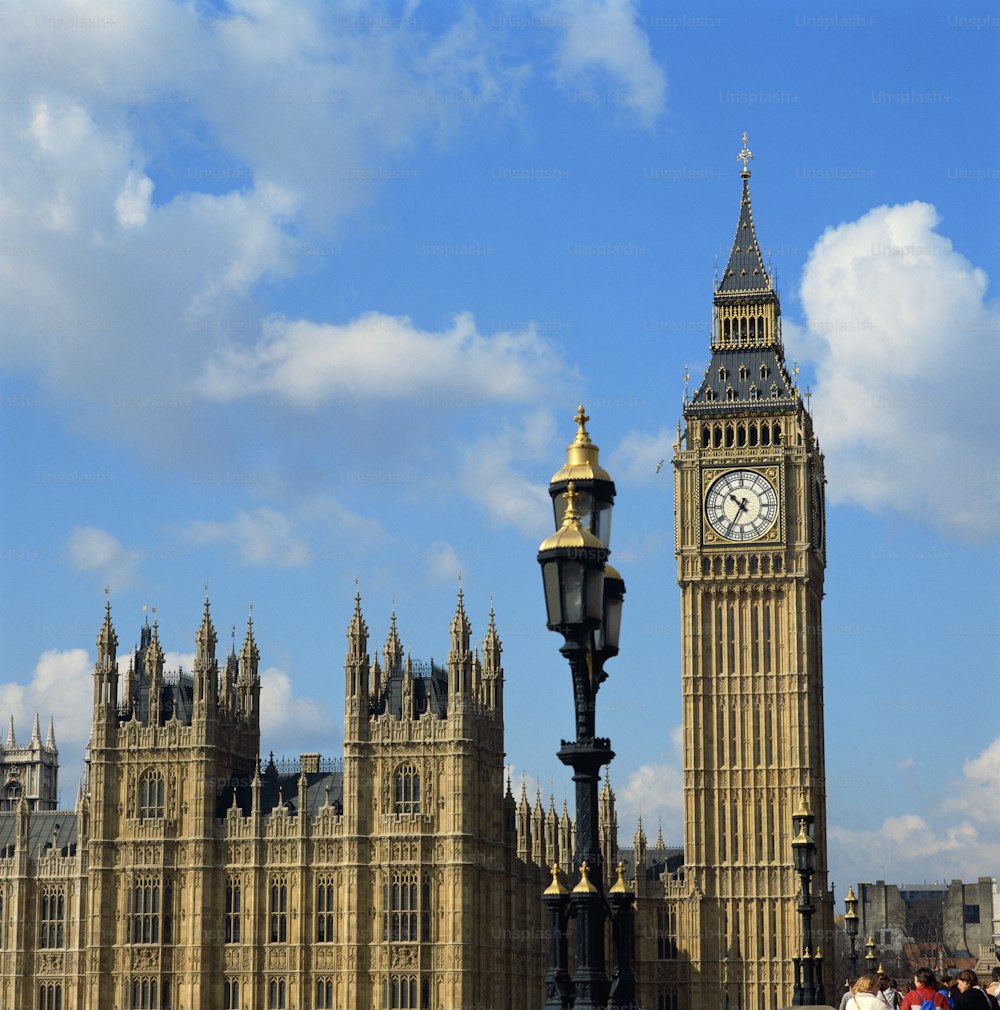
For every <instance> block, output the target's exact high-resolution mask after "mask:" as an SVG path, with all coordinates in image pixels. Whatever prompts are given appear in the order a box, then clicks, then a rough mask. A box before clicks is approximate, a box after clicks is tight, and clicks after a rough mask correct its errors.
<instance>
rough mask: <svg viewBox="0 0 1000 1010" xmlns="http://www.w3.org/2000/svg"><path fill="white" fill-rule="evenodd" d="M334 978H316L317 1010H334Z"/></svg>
mask: <svg viewBox="0 0 1000 1010" xmlns="http://www.w3.org/2000/svg"><path fill="white" fill-rule="evenodd" d="M333 1008H334V997H333V979H332V978H320V979H317V980H316V1010H333Z"/></svg>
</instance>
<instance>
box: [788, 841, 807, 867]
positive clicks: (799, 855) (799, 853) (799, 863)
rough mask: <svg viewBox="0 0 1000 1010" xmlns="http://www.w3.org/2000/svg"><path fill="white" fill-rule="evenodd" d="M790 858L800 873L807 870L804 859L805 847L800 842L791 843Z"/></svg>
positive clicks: (805, 859)
mask: <svg viewBox="0 0 1000 1010" xmlns="http://www.w3.org/2000/svg"><path fill="white" fill-rule="evenodd" d="M792 856H793V858H794V860H795V869H796V870H798V871H799V872H800V873H801V872H802V871H803V870H807V869H808V868H809V863H808V860H807V858H806V846H805V845H803V844H802V843H801V842H792Z"/></svg>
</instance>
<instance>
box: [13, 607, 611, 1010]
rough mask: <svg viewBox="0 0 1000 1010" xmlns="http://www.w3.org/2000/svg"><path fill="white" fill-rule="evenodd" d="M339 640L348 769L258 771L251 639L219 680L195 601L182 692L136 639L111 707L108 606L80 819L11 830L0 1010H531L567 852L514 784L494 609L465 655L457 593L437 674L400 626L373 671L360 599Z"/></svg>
mask: <svg viewBox="0 0 1000 1010" xmlns="http://www.w3.org/2000/svg"><path fill="white" fill-rule="evenodd" d="M347 638H348V648H347V659H346V664H345V670H346V676H345V691H346V703H345V721H344V753H343V758H342V759H339V758H338V759H330V758H326V759H324V758H322V757H321V756H320V755H318V754H303V755H302V756H301V758H300V759H299V760H298V761H297V762H288V761H284V762H276V761H274V759H273V758H272V759H270V760H268V761H266V762H264V764H263V767H262V766H261V764H260V762H259V758H258V753H259V748H260V732H259V725H260V723H259V719H260V680H259V676H258V664H259V653H258V650H257V645H256V643H255V640H254V634H253V626H252V623H250V624H248V628H247V634H246V639H245V641H244V643H243V647H242V650H241V652H240V654H239V655H236V654H235V650H234V651H233V652H232V653H231V654H230V655H229V656H228V657H227V658H226V659H225V660H224V661H223V662H222V663H221V664H220V663H219V662H218V661H217V659H216V655H215V649H216V635H215V631H214V628H213V625H212V620H211V616H210V613H209V607H208V602H207V601H206V604H205V614H204V619H203V621H202V624H201V627H200V628H199V630H198V633H197V637H196V642H197V659H196V662H195V667H194V670H193V672H192V673H191V674H184V673H180V672H168V671H165V670H164V668H163V650H162V648H161V647H160V643H159V631H158V628H157V626H156V624H155V623H154V625H153V626H152V627H151V628H150V627H149V626H148V624H147V625H146V626H145V627H144V628H143V629H142V633H141V639H140V646H139V648H138V649H137V650H136V651H135V653H134V655H133V656H132V657H131V660H130V662H129V665H128V670H127V672H126V673H125V674H124V676H123V677H122V678H121V689H119V663H118V657H117V652H116V650H117V636H116V633H115V630H114V627H113V626H112V622H111V611H110V605H109V606H108V608H107V610H106V613H105V619H104V624H103V625H102V627H101V631H100V634H99V636H98V643H97V646H98V656H97V663H96V666H95V670H94V709H93V719H92V733H91V741H90V745H89V748H88V754H87V763H86V773H85V785H84V788H83V789H82V791H81V793H80V795H79V797H78V800H77V803H76V808H75V810H72V811H44V810H34V811H33V810H31V809H30V808H29V804H28V802H27V799H26V798H25V797H23V796H22V797H21V799H19V801H18V803H17V805H16V809H15V810H14V811H13V812H10V813H6V814H0V1006H4V1007H16V1008H18V1010H27V1008H38V1010H56V1008H58V1010H62V1008H67V1010H69V1008H76V1010H108V1008H112V1007H114V1008H117V1010H131V1008H137V1007H143V1008H144V1007H157V1008H159V1007H170V1008H182V1010H183V1008H197V1010H203V1008H213V1010H214V1008H219V1010H223V1008H229V1007H241V1008H248V1010H264V1008H268V1010H269V1008H279V1007H287V1008H293V1007H299V1008H314V1007H315V1008H320V1007H337V1008H344V1007H359V1008H361V1007H364V1008H369V1007H387V1008H390V1007H437V1008H453V1007H505V1008H515V1010H533V1008H537V1007H539V1006H540V1005H541V1003H542V1000H543V985H542V979H543V975H544V971H545V967H546V964H545V949H546V948H545V939H544V919H543V906H542V903H541V900H540V898H541V892H542V890H543V888H544V886H545V883H546V882H547V881H548V880H549V879H550V874H549V873H548V872H546V871H545V870H544V869H543V868H544V867H546V866H549V865H550V864H551V863H553V862H557V863H559V864H560V865H561V866H562V868H563V870H564V871H566V872H568V871H569V870H570V867H571V862H572V842H573V833H572V827H571V824H570V822H569V817H568V814H567V812H566V811H565V810H564V811H563V813H562V815H561V816H557V815H556V813H555V808H554V805H552V804H551V803H550V804H549V810H548V811H547V812H546V811H545V810H544V809H543V806H542V803H541V798H540V797H539V798H536V800H535V803H534V805H533V806H532V805H531V804H529V803H528V800H527V797H526V796H525V795H524V794H523V793H522V796H521V799H520V803H518V802H517V801H515V798H514V797H513V795H512V794H511V792H510V788H509V785H508V784H506V783H505V782H504V765H503V758H504V750H503V670H502V667H501V662H500V656H501V643H500V639H499V636H498V633H497V629H496V626H495V624H494V620H493V615H492V612H491V614H490V619H489V626H488V630H487V634H486V637H485V640H484V641H483V643H482V647H481V650H476V649H474V648H473V647H472V645H471V644H470V628H469V622H468V620H467V618H466V615H465V610H464V605H463V602H462V598H461V594H459V602H458V607H457V610H456V614H455V617H454V620H453V621H452V624H451V632H450V645H451V648H450V653H449V658H448V664H447V667H439V666H436V665H432V666H430V667H427V668H420V667H418V665H417V664H415V663H414V662H413V661H412V660H411V659H410V658H409V657H405V656H404V654H403V650H402V647H401V646H400V641H399V637H398V635H397V633H396V624H395V615H393V618H392V622H391V627H390V631H389V636H388V639H387V641H386V643H385V647H384V649H383V654H382V661H381V662H380V661H379V658H378V657H377V656H376V657H375V659H374V661H372V660H370V658H369V650H368V629H367V626H366V624H365V620H364V617H363V616H362V612H361V603H360V599H358V600H357V601H356V604H355V610H354V614H353V617H352V619H351V622H350V627H349V629H348V633H347ZM608 804H610V805H608ZM605 809H606V810H608V811H610V816H611V817H612V818H613V797H611V796H610V795H609V796H608V797H606V799H605ZM608 844H609V845H615V844H616V840H615V839H613V838H609V840H608Z"/></svg>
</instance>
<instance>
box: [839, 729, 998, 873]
mask: <svg viewBox="0 0 1000 1010" xmlns="http://www.w3.org/2000/svg"><path fill="white" fill-rule="evenodd" d="M998 789H1000V737H998V738H997V739H996V740H994V741H993V742H992V743H991V744H990V745H989V746H988V747H986V748H985V749H984V750H983V751H982V752H981V753H980V754H978V755H976V756H975V757H973V758H970V759H968V760H967V761H966V762H965V764H964V765H963V777H962V778H961V779H958V780H956V781H955V782H952V783H950V784H949V787H948V790H947V796H946V797H945V798H944V799H943V800H940V801H936V800H932V801H931V802H930V803H929V804H928V807H929V808H930V809H933V810H934V811H935V813H934V814H933V815H924V814H920V813H912V812H911V813H904V814H898V815H895V816H892V817H887V818H885V820H884V821H883V822H882V824H881V825H880V827H879V828H877V829H875V830H869V829H864V828H852V827H846V826H843V825H838V824H833V825H831V826H830V828H829V836H830V861H831V863H833V864H835V865H836V866H837V867H838V871H837V872H838V874H843V873H844V872H845V870H846V873H847V876H848V878H849V879H851V880H866V879H869V878H870V876H871V868H872V866H879V865H882V866H890V865H891V866H892V868H893V874H894V875H895V877H896V879H898V880H952V879H955V878H961V879H963V880H975V879H976V878H977V877H979V876H981V875H982V874H983V873H985V872H987V871H986V870H985V869H984V868H985V867H989V866H996V865H997V864H998V862H1000V812H998V810H997V806H996V795H997V790H998Z"/></svg>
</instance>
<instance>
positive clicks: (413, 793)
mask: <svg viewBox="0 0 1000 1010" xmlns="http://www.w3.org/2000/svg"><path fill="white" fill-rule="evenodd" d="M393 800H394V810H395V812H396V813H397V814H419V813H420V773H419V772H418V771H417V769H416V768H415V767H414V766H413V765H412V764H404V765H400V766H399V767H398V768H397V769H396V774H395V776H394V781H393Z"/></svg>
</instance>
